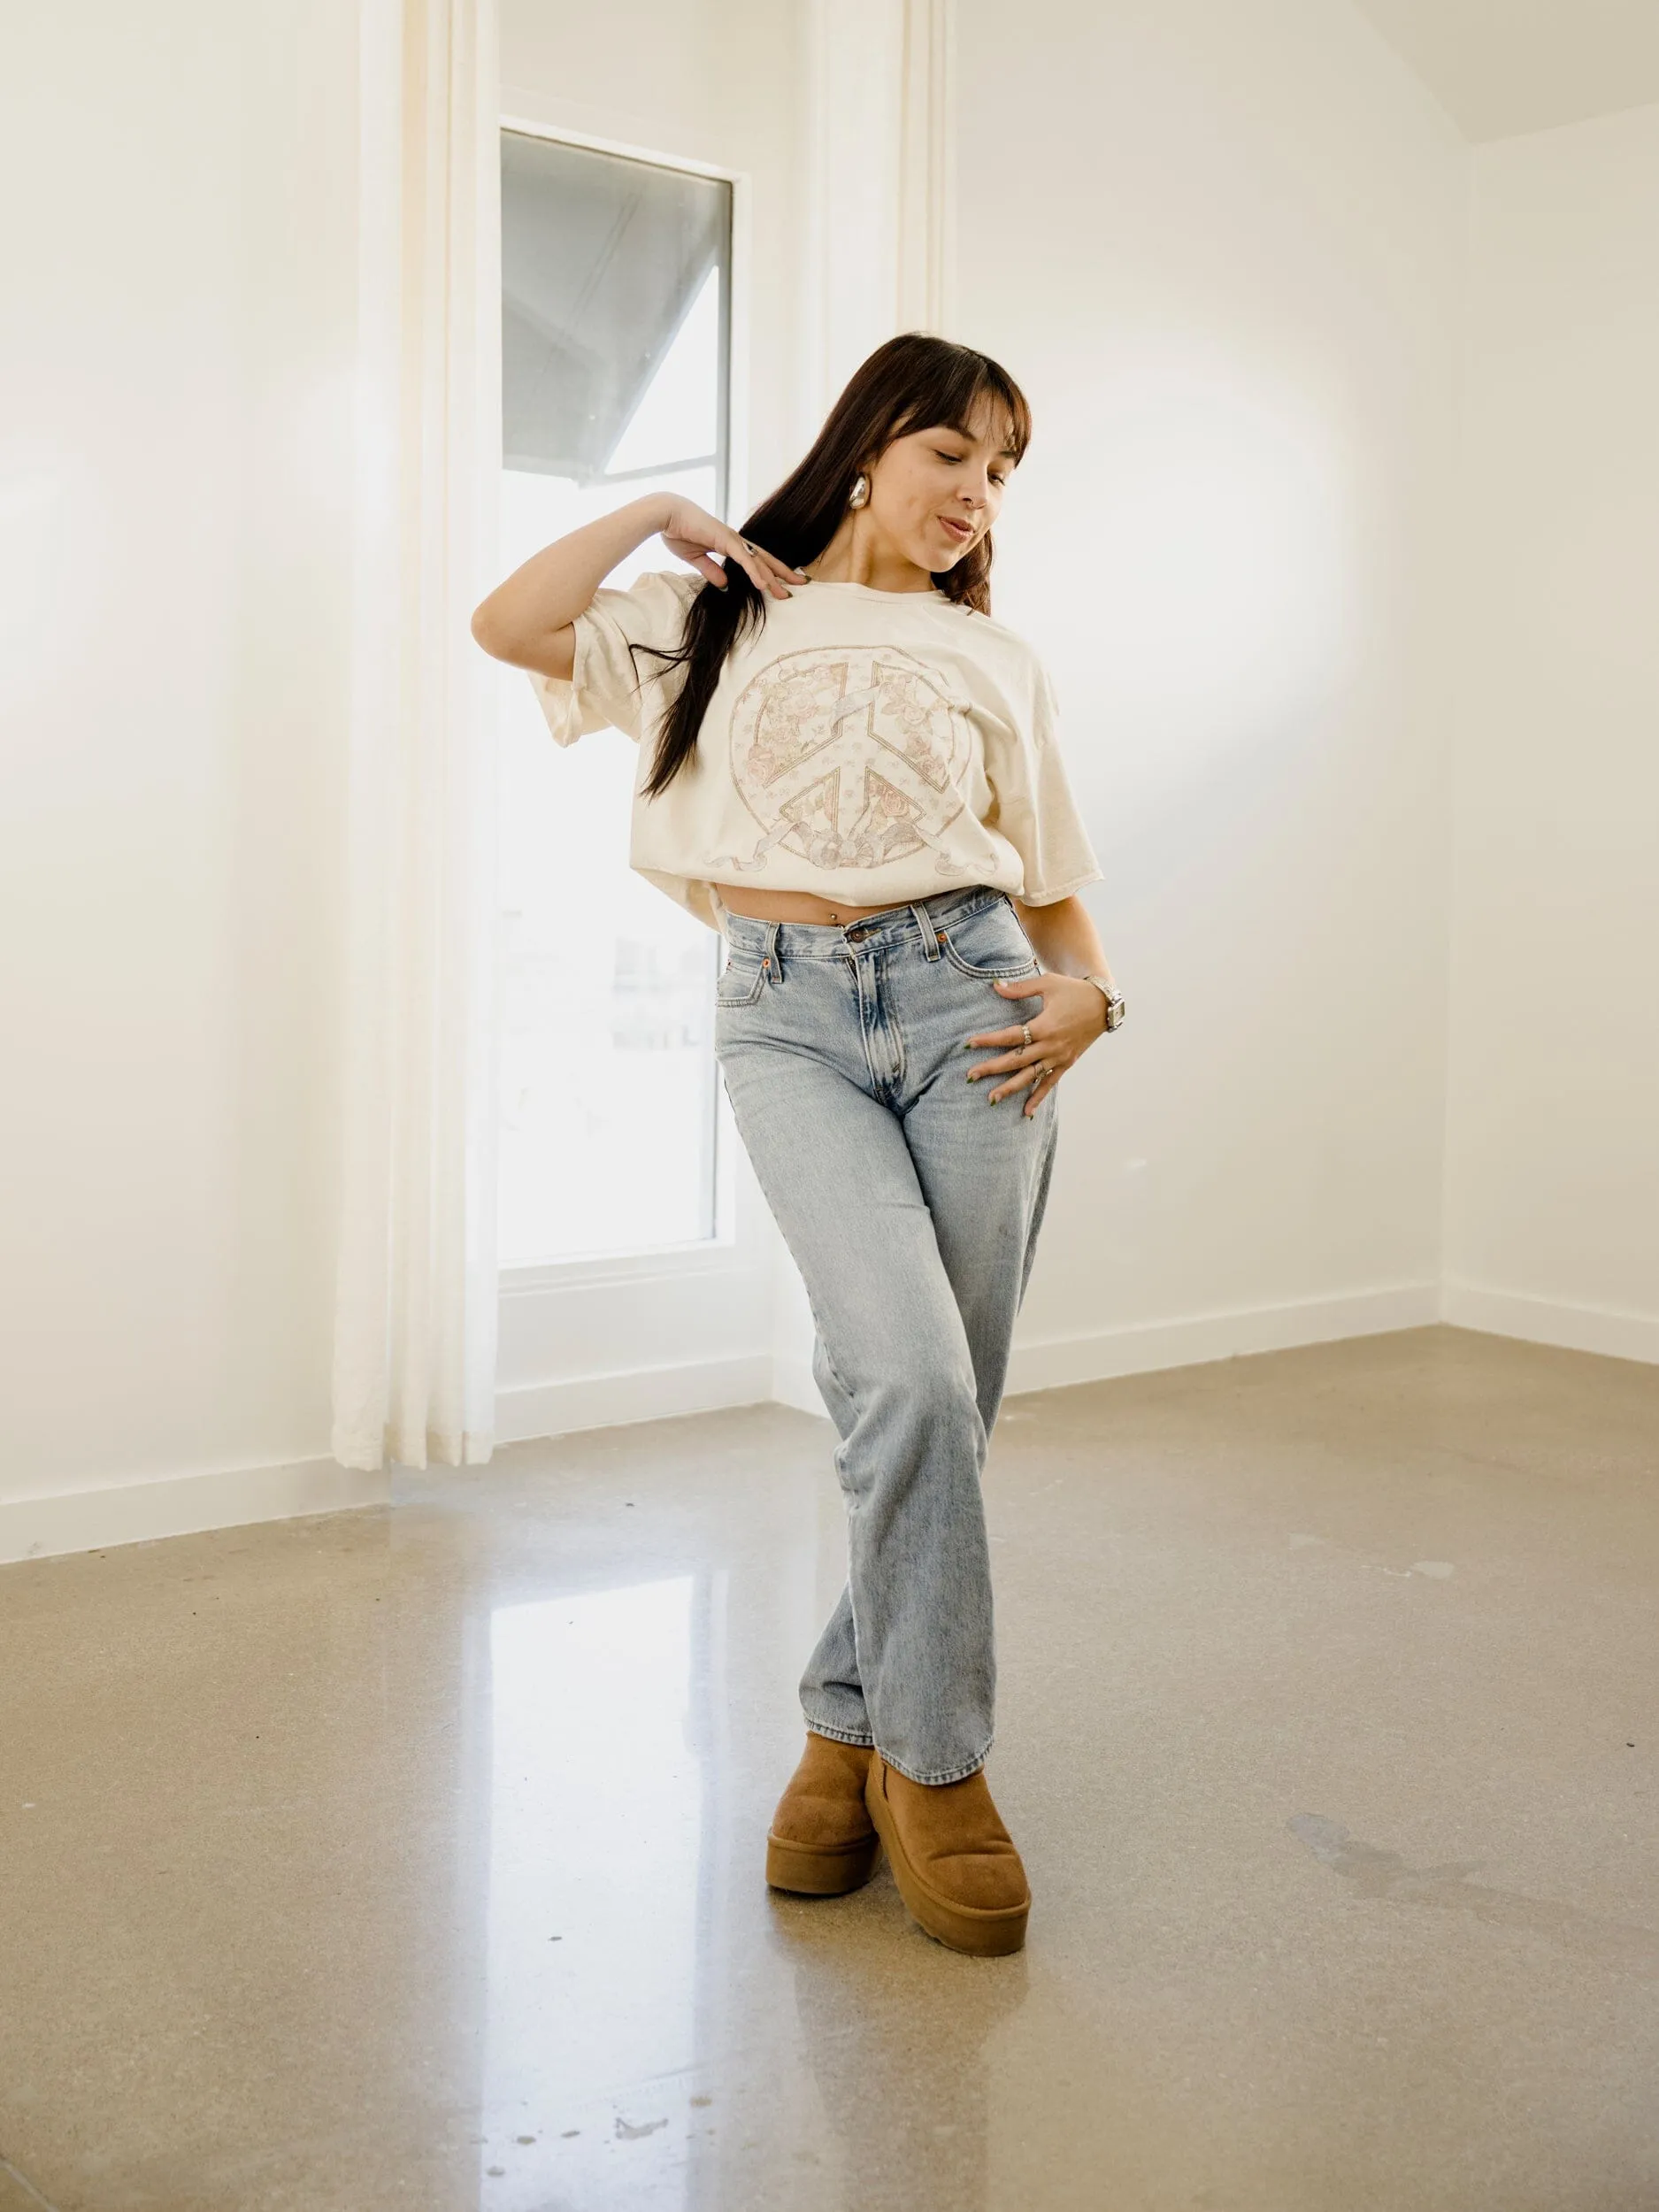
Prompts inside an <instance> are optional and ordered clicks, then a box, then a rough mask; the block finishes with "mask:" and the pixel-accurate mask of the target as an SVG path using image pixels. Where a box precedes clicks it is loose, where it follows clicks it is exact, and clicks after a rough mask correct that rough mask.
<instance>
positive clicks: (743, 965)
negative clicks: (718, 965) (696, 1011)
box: [714, 949, 766, 1006]
mask: <svg viewBox="0 0 1659 2212" xmlns="http://www.w3.org/2000/svg"><path fill="white" fill-rule="evenodd" d="M765 982H766V963H765V959H764V955H762V954H760V953H757V952H740V951H735V950H731V949H728V950H727V953H726V965H725V967H723V968H722V969H721V971H720V973H719V978H718V981H717V982H716V984H715V987H714V1002H715V1004H716V1005H717V1006H752V1005H753V1004H754V1003H755V1002H756V1000H757V998H758V997H759V996H760V995H761V992H762V991H763V989H764V987H765Z"/></svg>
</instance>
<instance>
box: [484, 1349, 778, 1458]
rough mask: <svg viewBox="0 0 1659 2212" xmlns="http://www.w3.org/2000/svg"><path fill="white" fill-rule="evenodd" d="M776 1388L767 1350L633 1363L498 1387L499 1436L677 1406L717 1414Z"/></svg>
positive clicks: (555, 1432) (648, 1417)
mask: <svg viewBox="0 0 1659 2212" xmlns="http://www.w3.org/2000/svg"><path fill="white" fill-rule="evenodd" d="M771 1396H772V1362H771V1360H770V1359H769V1358H767V1357H766V1356H765V1355H764V1353H757V1354H755V1355H753V1356H745V1357H742V1358H739V1359H710V1360H688V1361H687V1362H686V1363H684V1364H683V1365H682V1366H679V1367H633V1368H628V1369H626V1370H625V1371H623V1372H621V1373H619V1374H614V1375H587V1376H583V1377H581V1378H580V1379H577V1380H575V1381H572V1382H545V1383H525V1384H521V1385H520V1386H518V1388H516V1389H512V1390H503V1391H501V1392H499V1393H498V1394H497V1395H496V1399H495V1440H496V1441H497V1443H501V1444H520V1443H526V1442H528V1441H529V1440H532V1439H534V1438H536V1437H541V1436H568V1435H570V1434H571V1433H572V1431H574V1430H577V1429H610V1428H618V1427H621V1426H623V1425H626V1423H629V1422H633V1421H661V1420H664V1419H665V1418H667V1417H668V1416H669V1415H671V1414H675V1413H715V1412H718V1411H719V1410H720V1409H721V1408H723V1407H725V1406H752V1405H760V1404H764V1402H765V1401H766V1400H767V1399H769V1398H770V1397H771Z"/></svg>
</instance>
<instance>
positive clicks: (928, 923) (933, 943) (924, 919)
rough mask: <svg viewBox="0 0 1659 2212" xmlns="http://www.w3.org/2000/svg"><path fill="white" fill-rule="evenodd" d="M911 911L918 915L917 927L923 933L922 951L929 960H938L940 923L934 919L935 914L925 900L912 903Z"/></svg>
mask: <svg viewBox="0 0 1659 2212" xmlns="http://www.w3.org/2000/svg"><path fill="white" fill-rule="evenodd" d="M910 911H911V913H912V914H914V915H915V917H916V926H917V928H918V929H919V930H920V931H921V933H922V952H923V955H924V956H925V957H926V958H927V959H929V960H937V959H938V957H939V928H938V925H937V924H936V923H935V921H934V920H933V916H932V915H931V914H930V913H929V912H928V910H927V905H926V901H925V900H921V899H918V900H917V901H915V902H914V903H913V904H912V905H911V908H910Z"/></svg>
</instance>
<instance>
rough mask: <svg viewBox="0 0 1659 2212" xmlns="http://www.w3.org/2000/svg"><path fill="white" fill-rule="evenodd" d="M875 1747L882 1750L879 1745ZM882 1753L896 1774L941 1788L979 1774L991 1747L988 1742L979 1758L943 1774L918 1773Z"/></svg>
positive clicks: (908, 1780)
mask: <svg viewBox="0 0 1659 2212" xmlns="http://www.w3.org/2000/svg"><path fill="white" fill-rule="evenodd" d="M875 1748H876V1749H877V1750H880V1747H879V1745H877V1746H876V1747H875ZM880 1755H881V1758H882V1760H883V1762H884V1763H886V1764H887V1766H890V1767H891V1768H892V1769H893V1771H894V1772H895V1774H902V1776H903V1777H904V1778H905V1780H906V1781H907V1782H915V1783H917V1784H918V1785H919V1786H920V1787H922V1788H923V1789H929V1790H941V1789H943V1788H944V1787H945V1786H946V1784H947V1783H949V1782H965V1781H966V1780H967V1778H968V1777H969V1776H970V1775H971V1774H977V1773H978V1772H979V1769H980V1768H981V1767H982V1766H983V1765H984V1764H985V1763H986V1761H987V1759H988V1758H989V1757H990V1755H991V1747H990V1744H989V1743H987V1745H986V1747H985V1749H984V1750H983V1751H982V1752H980V1754H979V1757H978V1758H977V1759H970V1760H969V1762H968V1763H967V1765H966V1766H964V1767H951V1768H950V1769H949V1770H948V1771H947V1772H945V1773H943V1774H916V1773H913V1772H912V1771H911V1770H910V1768H909V1767H907V1766H901V1765H900V1764H899V1762H898V1761H897V1760H896V1759H889V1758H888V1757H887V1753H886V1752H885V1751H882V1752H881V1754H880Z"/></svg>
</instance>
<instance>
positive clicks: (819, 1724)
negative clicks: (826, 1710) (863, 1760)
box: [802, 1713, 876, 1751]
mask: <svg viewBox="0 0 1659 2212" xmlns="http://www.w3.org/2000/svg"><path fill="white" fill-rule="evenodd" d="M802 1717H803V1719H804V1720H805V1722H806V1724H807V1729H808V1732H810V1734H812V1735H814V1736H827V1737H828V1738H829V1740H830V1741H831V1742H832V1743H849V1744H855V1745H856V1747H858V1749H859V1750H860V1751H873V1750H874V1749H875V1747H876V1740H875V1738H874V1737H873V1736H872V1734H871V1733H870V1731H869V1730H868V1729H867V1728H866V1729H865V1730H864V1733H863V1734H862V1735H861V1734H860V1733H859V1732H858V1731H857V1730H856V1728H832V1727H831V1726H830V1725H829V1724H828V1723H827V1722H826V1721H821V1720H814V1719H813V1717H812V1716H811V1714H810V1713H803V1716H802Z"/></svg>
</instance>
